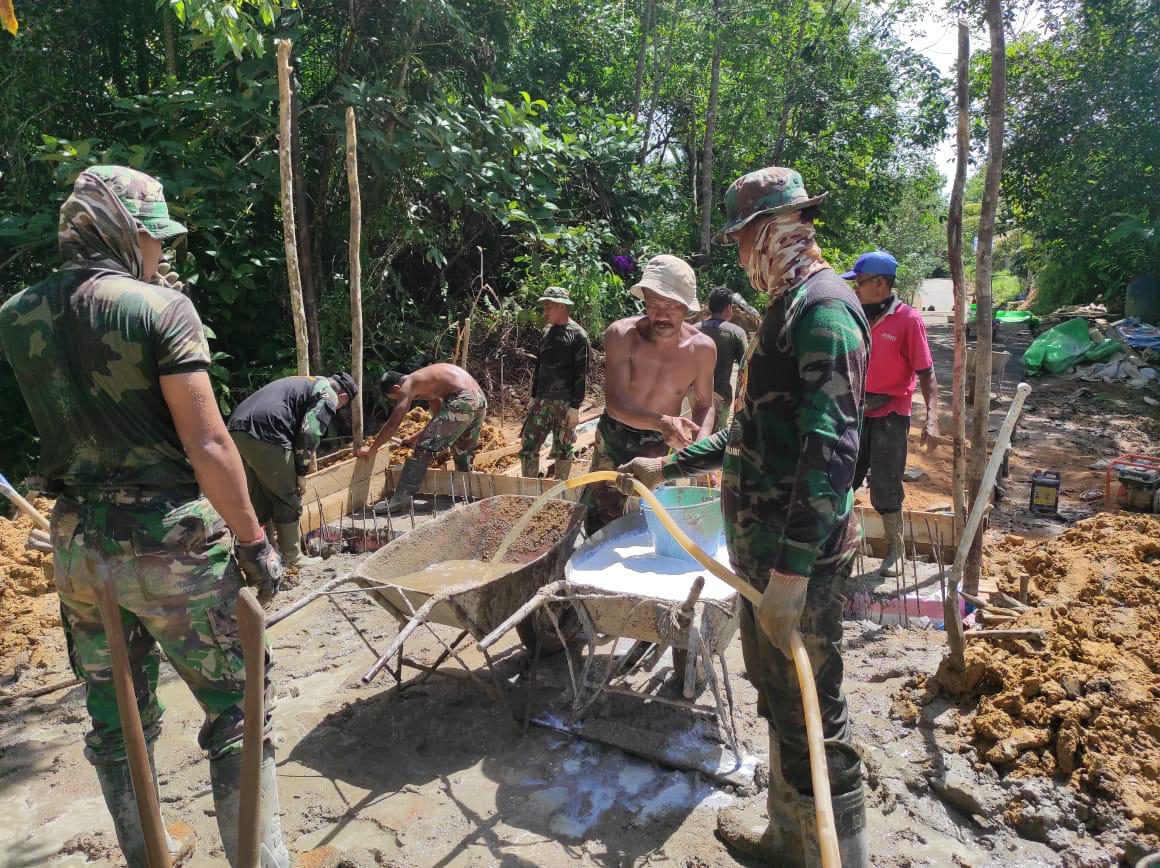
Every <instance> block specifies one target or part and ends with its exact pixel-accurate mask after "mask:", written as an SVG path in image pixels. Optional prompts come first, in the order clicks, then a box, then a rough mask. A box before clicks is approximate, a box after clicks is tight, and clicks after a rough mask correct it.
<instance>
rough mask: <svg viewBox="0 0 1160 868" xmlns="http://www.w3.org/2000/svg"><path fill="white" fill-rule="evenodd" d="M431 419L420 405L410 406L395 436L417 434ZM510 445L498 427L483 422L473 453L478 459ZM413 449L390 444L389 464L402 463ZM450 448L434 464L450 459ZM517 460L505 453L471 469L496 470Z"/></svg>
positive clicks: (516, 456)
mask: <svg viewBox="0 0 1160 868" xmlns="http://www.w3.org/2000/svg"><path fill="white" fill-rule="evenodd" d="M430 421H431V414H430V413H428V412H427V411H426V410H424V409H423V408H422V407H412V408H411V409H410V410H409V411H408V412H407V415H406V416H404V417H403V421H402V423H401V424H400V425H399V429H398V430H397V431H396V432H395V436H396V437H398V438H399V439H400V440H405V439H407V438H408V437H411V436H412V435H414V434H418V433H419V432H420V431H422V430H423V429H424V428H426V427H427V423H428V422H430ZM508 445H510V444H509V443H508V438H507V436H506V435H505V434H504V432H503V431H502V430H500V428H498V427H497V426H495V425H493V424H492V423H491V422H484V423H483V427H482V428H481V429H480V431H479V445H478V446H476V450H475V454H476V458H477V459H478V457H479V456H481V455H483V454H485V453H487V452H491V451H493V450H495V449H502V448H503V447H505V446H508ZM414 451H415V450H414V449H412V448H411V447H410V446H394V445H392V446H391V464H402V463H403V462H404V461H406V460H407V459H408V458H410V457H411V456H412V455H413V454H414ZM450 458H451V452H450V450H448V451H446V452H441V453H440V454H439V455H438V456H436V459H435V464H436V466H438V465H439V464H440V462H446V461H448V460H450ZM518 461H519V456H518V455H505V456H504V457H503V458H498V459H496V460H494V461H490V462H488V463H487V464H481V463H479V462H478V460H477V463H476V465H475V467H474V468H473V469H475V470H479V471H488V472H498V471H500V470H503V469H504V468H505V467H509V466H511V465H512V464H515V463H517V462H518Z"/></svg>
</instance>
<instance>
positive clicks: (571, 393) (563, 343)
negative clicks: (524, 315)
mask: <svg viewBox="0 0 1160 868" xmlns="http://www.w3.org/2000/svg"><path fill="white" fill-rule="evenodd" d="M587 375H588V333H587V332H585V331H584V329H582V328H580V326H578V325H576V323H574V322H572V320H568V322H567V324H565V325H554V326H548V327H547V328H546V329H544V336H543V339H542V340H541V342H540V355H539V358H537V359H536V379H535V382H534V383H533V385H532V397H533V398H543V399H546V400H549V401H567V402H568V404H569V406H571V407H574V408H576V409H580V405H581V404H583V403H584V380H585V378H586V377H587Z"/></svg>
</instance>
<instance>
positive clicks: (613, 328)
mask: <svg viewBox="0 0 1160 868" xmlns="http://www.w3.org/2000/svg"><path fill="white" fill-rule="evenodd" d="M672 313H673V312H671V311H665V310H663V309H662V310H660V311H652V312H650V313H649V314H646V315H645V316H636V317H628V318H627V319H622V320H617V321H616V322H614V323H613V324H612V325H610V326H609V327H608V330H607V331H606V332H605V333H604V349H605V353H606V368H607V371H606V380H607V382H606V387H605V395H606V400H607V412H608V415H610V416H611V417H612V418H614V419H616V420H617V421H619V422H622V423H624V424H625V425H629V426H631V427H633V428H638V429H641V430H646V431H659V432H661V433H662V434H663V435H664V437H665V440H666V441H668V443H669V445H671V446H674V447H678V446H684V445H687V444H688V443H690V442H692V441H693V440H695V439H699V438H700V437H706V436H708V435H709V434H710V433H711V432H712V428H713V368H714V366H715V364H716V361H717V348H716V346H715V345H714V343H713V341H712V339H711V338H709V337H707V336H705V335H704V334H702V333H701V332H700V331H699V330H698V329H696V328H693V327H692V326H690V325H687V324H686V323H684V322H683V319H684V318H683V316H679V315H672ZM690 389H692V390H693V409H692V414H691V415H692V420H691V421H690V420H688V419H681V418H680V415H681V402H682V400H684V397H685V395H687V394H688V393H689V390H690Z"/></svg>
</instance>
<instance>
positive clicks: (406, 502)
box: [375, 458, 427, 515]
mask: <svg viewBox="0 0 1160 868" xmlns="http://www.w3.org/2000/svg"><path fill="white" fill-rule="evenodd" d="M426 473H427V462H426V461H420V460H419V459H417V458H408V459H407V460H406V461H404V462H403V469H402V470H401V471H399V484H398V485H397V486H396V487H395V492H394V494H392V495H391V499H390V500H380V501H379V502H378V503H376V504H375V512H376V513H377V514H379V515H384V514H385V513H388V512H389V513H390V514H391V515H402V514H404V513H406V512H407V511H408V510H409V509H410V508H411V499H412V498H413V497H414V496H415V492H416V491H418V490H419V486H420V485H422V484H423V476H424V475H425V474H426Z"/></svg>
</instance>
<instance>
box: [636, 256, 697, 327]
mask: <svg viewBox="0 0 1160 868" xmlns="http://www.w3.org/2000/svg"><path fill="white" fill-rule="evenodd" d="M646 289H651V290H652V291H653V292H655V293H656V294H657V295H660V296H663V297H664V298H667V299H670V300H671V301H675V302H678V303H680V304H683V305H684V306H685V308H686V309H687V310H688V311H689V313H697V311H699V310H700V309H701V303H700V302H699V301H697V273H696V272H695V271H693V267H692V266H691V265H689V263H687V262H685V260H683V259H681V258H680V257H679V256H671V255H670V254H668V253H662V254H660V255H659V256H654V257H653V258H652V259H650V260H649V261H648V264H647V265H646V266H645V267H644V274H642V275H641V276H640V281H638V282H637V283H636V284H635V285H634V286H633V287H632V288H631V289H629V292H630V293H632V295H634V296H635V297H636V298H639V299H641V300H642V301H643V300H644V291H645V290H646Z"/></svg>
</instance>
